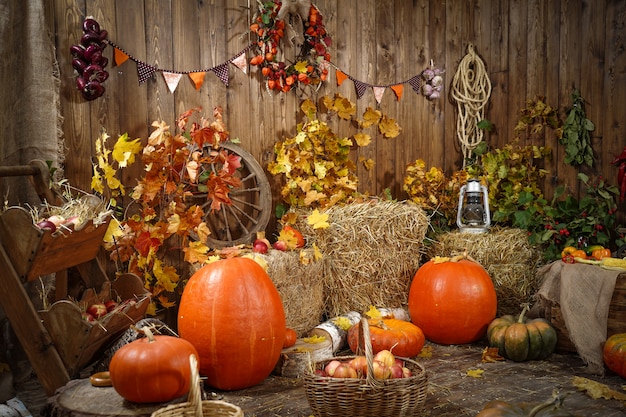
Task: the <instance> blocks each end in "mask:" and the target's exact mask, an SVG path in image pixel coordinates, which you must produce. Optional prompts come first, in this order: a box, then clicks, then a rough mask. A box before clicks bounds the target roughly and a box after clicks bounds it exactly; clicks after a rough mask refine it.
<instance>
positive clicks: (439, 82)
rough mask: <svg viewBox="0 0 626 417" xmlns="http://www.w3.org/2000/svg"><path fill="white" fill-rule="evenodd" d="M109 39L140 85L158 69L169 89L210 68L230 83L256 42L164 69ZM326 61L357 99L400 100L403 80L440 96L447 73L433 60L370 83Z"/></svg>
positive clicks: (199, 78)
mask: <svg viewBox="0 0 626 417" xmlns="http://www.w3.org/2000/svg"><path fill="white" fill-rule="evenodd" d="M106 42H107V43H108V44H109V45H111V46H112V47H113V48H114V59H115V64H116V65H117V66H120V65H121V64H123V63H124V62H125V61H127V60H131V61H133V62H134V63H135V64H136V65H137V76H138V78H139V84H140V85H141V84H143V83H144V82H146V81H147V80H148V79H149V78H151V77H152V76H153V75H154V74H155V73H157V72H160V73H162V75H163V79H164V80H165V82H166V84H167V86H168V88H169V90H170V92H172V93H173V92H174V91H175V90H176V88H177V86H178V83H179V82H180V79H181V78H182V76H183V75H187V76H188V77H189V78H190V79H191V81H192V82H193V83H194V86H195V87H196V89H197V90H200V88H201V87H202V85H203V83H204V79H205V75H206V73H207V72H212V73H214V74H215V75H216V76H217V77H218V78H219V79H220V80H221V81H222V83H224V85H226V86H227V87H228V86H229V68H228V64H233V65H235V66H236V67H237V68H239V69H240V70H241V71H242V72H243V73H245V74H247V65H248V59H247V57H246V53H247V52H248V51H249V50H250V49H252V48H253V47H254V46H255V43H251V44H249V45H248V46H246V47H245V48H243V49H242V50H241V51H239V52H238V53H237V54H235V55H234V56H232V57H231V58H230V59H228V60H226V61H225V62H223V63H221V64H218V65H216V66H214V67H211V68H204V69H196V70H182V71H181V70H176V69H163V68H159V67H157V66H156V65H151V64H148V63H146V62H144V61H142V60H140V59H137V58H136V57H134V56H133V55H131V54H130V53H128V52H126V51H125V50H124V49H122V48H121V47H119V46H118V45H117V44H115V43H114V42H113V41H111V40H109V39H107V40H106ZM325 65H329V66H332V67H333V68H334V69H335V76H336V78H337V85H338V86H340V85H341V84H342V83H343V82H344V81H345V80H347V79H348V80H350V81H352V83H353V84H354V88H355V90H356V95H357V99H360V98H362V97H363V95H365V93H366V92H367V90H368V89H370V88H371V89H372V91H373V92H374V98H375V99H376V101H377V102H378V104H380V102H381V101H382V97H383V95H384V93H385V91H386V90H387V89H391V90H392V91H393V92H394V94H395V96H396V99H397V100H400V99H401V98H402V94H403V92H404V84H409V85H410V86H411V88H412V89H413V91H414V92H415V93H417V94H421V95H424V96H425V97H426V98H427V99H430V100H432V99H435V98H439V97H440V94H441V90H442V88H443V79H442V74H443V73H444V71H443V70H441V69H439V68H436V67H435V66H434V64H433V62H432V61H431V66H430V67H429V68H426V69H424V70H423V71H422V72H420V73H419V74H416V75H413V76H412V77H410V78H408V79H406V80H403V81H399V82H394V83H389V84H370V83H367V82H365V81H361V80H359V79H357V78H356V77H353V76H352V75H350V74H348V73H347V72H345V71H343V70H342V69H341V68H339V67H338V66H337V65H335V64H334V63H332V62H329V61H325Z"/></svg>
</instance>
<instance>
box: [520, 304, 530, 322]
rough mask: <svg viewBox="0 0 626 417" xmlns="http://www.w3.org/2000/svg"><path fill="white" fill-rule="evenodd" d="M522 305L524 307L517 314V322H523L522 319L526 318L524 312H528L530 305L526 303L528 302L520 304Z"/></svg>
mask: <svg viewBox="0 0 626 417" xmlns="http://www.w3.org/2000/svg"><path fill="white" fill-rule="evenodd" d="M522 307H524V308H523V309H522V312H521V313H520V314H519V317H518V318H517V322H518V323H524V319H525V318H526V313H527V312H528V310H530V306H529V305H528V303H524V304H522Z"/></svg>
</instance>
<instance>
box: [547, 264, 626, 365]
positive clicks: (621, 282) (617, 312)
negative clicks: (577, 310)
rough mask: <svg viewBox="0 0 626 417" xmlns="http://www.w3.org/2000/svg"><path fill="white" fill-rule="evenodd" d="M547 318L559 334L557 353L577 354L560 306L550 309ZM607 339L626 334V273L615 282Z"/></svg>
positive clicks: (553, 306) (556, 305) (610, 305)
mask: <svg viewBox="0 0 626 417" xmlns="http://www.w3.org/2000/svg"><path fill="white" fill-rule="evenodd" d="M545 317H546V318H547V319H548V320H550V322H551V323H552V325H553V326H554V328H555V330H556V333H557V337H558V340H557V344H556V351H557V352H560V353H576V347H575V346H574V344H573V343H572V341H571V340H570V339H569V332H568V330H567V326H566V325H565V320H564V319H563V314H562V312H561V308H560V306H559V305H558V304H555V305H552V306H550V307H548V308H547V309H546V311H545ZM606 330H607V337H608V336H611V335H612V334H616V333H626V273H625V274H620V275H619V276H618V277H617V280H616V282H615V290H614V291H613V297H612V298H611V303H610V304H609V315H608V322H607V326H606Z"/></svg>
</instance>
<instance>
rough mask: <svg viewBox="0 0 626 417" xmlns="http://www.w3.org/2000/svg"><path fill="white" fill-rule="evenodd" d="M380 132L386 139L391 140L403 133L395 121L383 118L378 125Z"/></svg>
mask: <svg viewBox="0 0 626 417" xmlns="http://www.w3.org/2000/svg"><path fill="white" fill-rule="evenodd" d="M378 130H379V132H380V133H382V135H383V136H384V137H385V138H387V139H391V138H395V137H396V136H398V135H399V134H400V132H401V131H402V128H401V127H400V125H399V124H398V123H397V122H396V121H395V120H394V119H392V118H389V117H387V116H383V118H382V120H381V121H380V123H379V124H378Z"/></svg>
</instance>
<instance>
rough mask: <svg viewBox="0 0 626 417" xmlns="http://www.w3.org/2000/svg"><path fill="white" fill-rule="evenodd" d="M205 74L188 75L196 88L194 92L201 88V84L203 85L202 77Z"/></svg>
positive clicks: (193, 73) (192, 73) (194, 73)
mask: <svg viewBox="0 0 626 417" xmlns="http://www.w3.org/2000/svg"><path fill="white" fill-rule="evenodd" d="M205 75H206V72H204V71H203V72H191V73H189V78H191V81H193V84H194V85H195V86H196V90H199V89H200V88H202V84H203V83H204V76H205Z"/></svg>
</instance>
